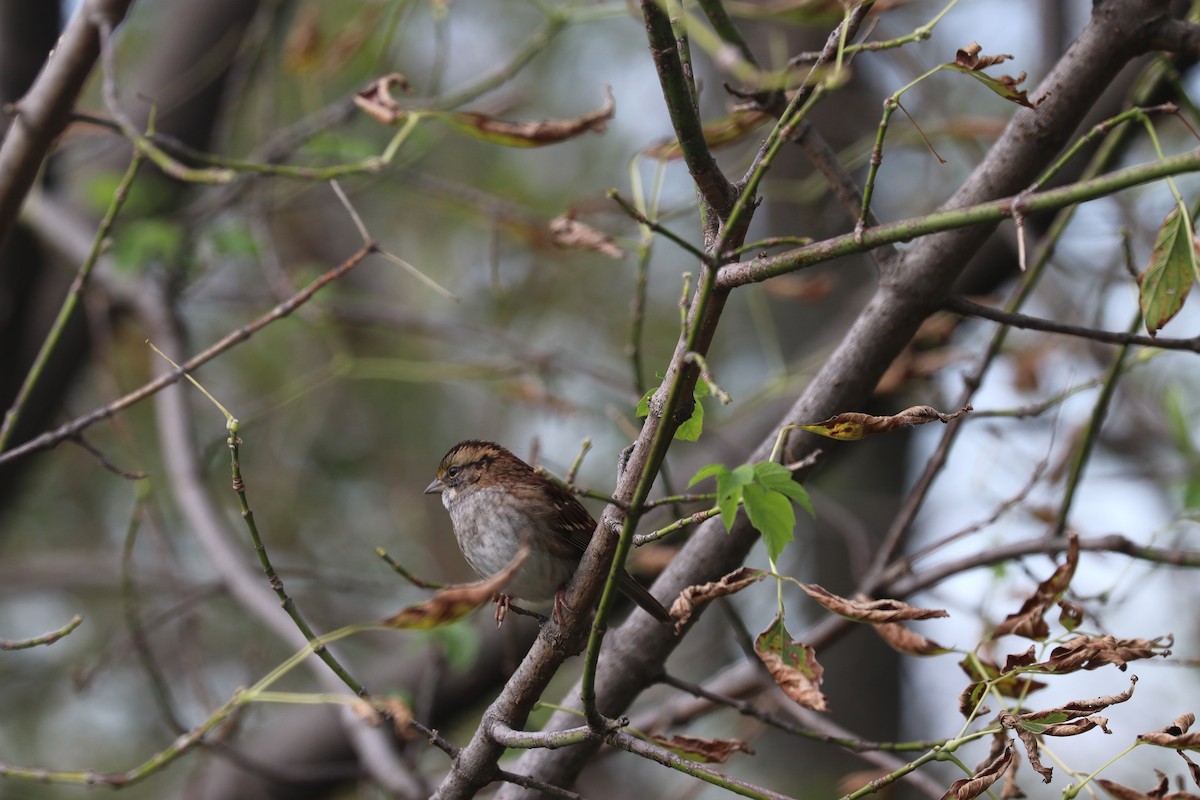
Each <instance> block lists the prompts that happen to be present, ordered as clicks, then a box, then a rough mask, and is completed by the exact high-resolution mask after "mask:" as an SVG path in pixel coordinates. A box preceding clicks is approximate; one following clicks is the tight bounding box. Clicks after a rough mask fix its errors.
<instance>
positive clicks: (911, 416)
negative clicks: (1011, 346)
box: [796, 406, 972, 442]
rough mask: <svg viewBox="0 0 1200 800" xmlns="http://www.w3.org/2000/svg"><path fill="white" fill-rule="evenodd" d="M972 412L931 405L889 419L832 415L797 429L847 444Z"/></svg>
mask: <svg viewBox="0 0 1200 800" xmlns="http://www.w3.org/2000/svg"><path fill="white" fill-rule="evenodd" d="M971 410H972V409H971V406H967V407H966V408H963V409H960V410H958V411H955V412H954V413H951V414H945V413H943V412H941V411H938V410H937V409H936V408H933V407H932V406H913V407H912V408H906V409H904V410H903V411H901V412H900V413H898V414H893V415H891V416H890V417H876V416H872V415H871V414H860V413H858V412H857V411H847V412H846V413H844V414H837V415H836V416H832V417H830V418H829V419H827V420H824V421H823V422H814V423H811V424H808V425H797V426H796V427H798V428H800V429H801V430H806V431H808V432H809V433H815V434H817V435H818V436H824V437H825V438H827V439H838V440H841V441H846V442H850V441H857V440H858V439H863V438H865V437H867V436H872V435H874V434H877V433H888V432H890V431H894V430H899V429H901V428H911V427H913V426H916V425H924V424H926V423H928V422H933V421H934V420H940V421H941V422H949V421H950V420H952V419H956V418H957V417H960V416H962V415H963V414H966V413H968V412H969V411H971Z"/></svg>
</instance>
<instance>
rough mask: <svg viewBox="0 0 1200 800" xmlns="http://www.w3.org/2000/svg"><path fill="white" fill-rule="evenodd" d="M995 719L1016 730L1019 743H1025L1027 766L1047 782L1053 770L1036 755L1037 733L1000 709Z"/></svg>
mask: <svg viewBox="0 0 1200 800" xmlns="http://www.w3.org/2000/svg"><path fill="white" fill-rule="evenodd" d="M997 719H998V720H999V722H1000V724H1001V725H1003V726H1004V727H1005V728H1008V729H1009V730H1012V731H1016V734H1017V738H1019V739H1020V740H1021V744H1023V745H1025V757H1026V758H1028V759H1029V766H1031V767H1033V771H1034V772H1036V773H1037V774H1038V775H1041V776H1042V782H1043V783H1049V782H1050V781H1051V780H1053V778H1054V770H1053V769H1051V768H1050V767H1047V766H1046V765H1045V764H1043V763H1042V762H1041V759H1040V758H1039V757H1038V740H1037V734H1035V733H1034V732H1033V731H1031V730H1029V728H1026V727H1022V726H1021V720H1020V718H1018V717H1017V715H1016V714H1010V713H1009V712H1007V711H1001V712H1000V714H999V716H998V717H997Z"/></svg>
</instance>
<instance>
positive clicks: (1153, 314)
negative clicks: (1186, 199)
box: [1138, 204, 1197, 336]
mask: <svg viewBox="0 0 1200 800" xmlns="http://www.w3.org/2000/svg"><path fill="white" fill-rule="evenodd" d="M1196 262H1197V256H1196V242H1195V237H1194V236H1193V232H1192V221H1191V218H1190V217H1189V216H1188V213H1187V209H1185V208H1184V207H1183V206H1182V205H1180V204H1176V205H1175V207H1174V208H1172V209H1171V211H1170V213H1168V214H1167V218H1166V219H1164V220H1163V224H1162V225H1161V226H1160V227H1159V229H1158V237H1157V238H1156V239H1155V240H1154V249H1153V250H1152V251H1151V253H1150V263H1149V265H1147V267H1146V269H1145V270H1144V271H1143V272H1142V274H1141V275H1139V276H1138V288H1139V292H1138V304H1139V305H1140V306H1141V309H1142V319H1143V320H1144V321H1145V323H1146V331H1147V333H1149V334H1150V335H1151V336H1154V335H1155V334H1156V333H1158V331H1159V329H1161V328H1162V326H1164V325H1166V324H1167V322H1168V321H1170V319H1171V318H1172V317H1174V316H1175V315H1176V314H1178V313H1179V309H1181V308H1183V301H1184V300H1186V299H1187V296H1188V292H1189V291H1191V288H1192V282H1193V281H1195V280H1196V276H1197V271H1196Z"/></svg>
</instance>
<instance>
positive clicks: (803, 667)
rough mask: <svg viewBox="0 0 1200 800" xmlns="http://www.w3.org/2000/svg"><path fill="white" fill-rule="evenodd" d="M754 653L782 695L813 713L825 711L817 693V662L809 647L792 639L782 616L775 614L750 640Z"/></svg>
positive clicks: (820, 672) (825, 705) (819, 677)
mask: <svg viewBox="0 0 1200 800" xmlns="http://www.w3.org/2000/svg"><path fill="white" fill-rule="evenodd" d="M754 652H755V653H756V654H758V657H759V658H760V659H762V662H763V663H764V664H766V665H767V669H768V670H769V671H770V673H771V677H772V678H774V679H775V683H777V684H778V685H779V688H780V689H783V691H784V694H786V695H787V696H788V697H790V698H792V699H793V700H795V701H796V702H797V703H799V704H800V705H802V706H804V707H805V708H811V709H812V710H813V711H828V710H829V703H828V701H826V699H825V695H824V694H822V693H821V682H822V681H823V680H824V679H825V669H824V667H822V666H821V665H820V664H818V663H817V654H816V651H815V650H813V648H812V647H810V646H809V645H806V644H802V643H800V642H795V641H793V640H792V637H791V635H790V634H789V633H788V632H787V628H785V627H784V626H783V617H782V616H779V615H777V616H776V617H775V619H774V620H773V621H772V622H771V624H770V625H769V626H768V627H767V629H766V630H764V631H763V632H762V633H760V634H759V635H758V638H757V639H755V640H754Z"/></svg>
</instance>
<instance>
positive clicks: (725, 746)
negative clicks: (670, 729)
mask: <svg viewBox="0 0 1200 800" xmlns="http://www.w3.org/2000/svg"><path fill="white" fill-rule="evenodd" d="M651 738H652V739H653V740H654V742H655V743H656V744H658V745H661V746H662V747H665V748H667V749H668V750H671V751H673V752H675V753H678V754H679V755H681V756H683V757H684V758H686V759H688V760H689V761H696V762H699V763H701V764H724V763H725V762H726V761H728V760H729V758H730V756H732V755H733V754H734V753H746V754H747V755H751V756H752V755H754V748H752V747H751V746H750V745H748V744H746V743H745V742H743V741H742V740H741V739H708V738H704V737H701V736H685V735H682V734H676V735H675V736H672V737H670V738H667V737H665V736H653V737H651Z"/></svg>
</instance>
